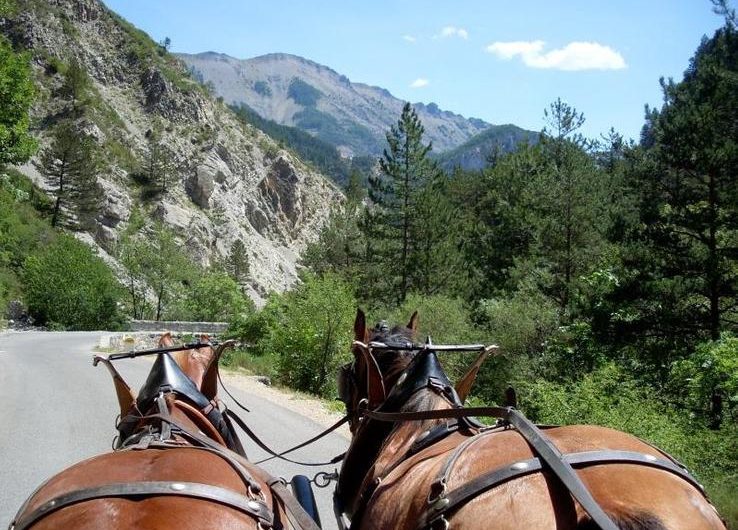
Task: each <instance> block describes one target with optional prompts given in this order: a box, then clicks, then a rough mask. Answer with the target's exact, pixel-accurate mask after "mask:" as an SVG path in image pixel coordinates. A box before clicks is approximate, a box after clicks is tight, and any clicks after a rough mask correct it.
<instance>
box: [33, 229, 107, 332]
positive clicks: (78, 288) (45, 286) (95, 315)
mask: <svg viewBox="0 0 738 530" xmlns="http://www.w3.org/2000/svg"><path fill="white" fill-rule="evenodd" d="M23 268H24V274H23V279H24V282H25V302H26V304H27V305H28V310H29V313H30V314H31V315H32V316H33V317H34V318H36V320H37V321H38V322H39V323H42V324H47V325H49V326H52V327H55V328H56V327H59V326H61V327H64V328H67V329H75V330H96V329H118V328H119V327H120V326H121V319H120V315H119V313H118V300H119V299H120V296H121V294H122V289H121V286H120V284H118V282H117V280H116V279H115V278H114V277H113V273H112V272H111V271H110V269H109V268H108V267H107V265H106V264H105V262H103V261H102V260H101V259H100V258H99V257H97V256H96V255H95V254H94V253H93V252H92V250H91V249H90V247H88V246H87V245H85V244H84V243H81V242H80V241H77V240H76V239H74V238H73V237H71V236H68V235H60V236H59V237H58V238H57V239H56V241H54V242H53V243H51V244H50V245H49V246H47V247H45V248H44V249H43V250H40V251H38V252H36V253H35V254H32V255H31V256H29V257H28V258H27V259H26V260H25V263H24V266H23Z"/></svg>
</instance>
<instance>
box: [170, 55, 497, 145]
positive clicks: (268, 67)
mask: <svg viewBox="0 0 738 530" xmlns="http://www.w3.org/2000/svg"><path fill="white" fill-rule="evenodd" d="M179 57H180V58H181V59H182V60H183V61H185V63H186V64H187V65H188V66H189V67H190V68H191V69H192V71H193V73H194V74H195V75H196V76H197V77H198V78H199V79H201V80H203V81H204V82H209V83H212V85H213V87H214V89H215V92H216V94H217V95H219V96H221V97H223V99H224V100H225V101H226V103H229V104H232V105H239V104H241V103H243V104H245V105H247V106H248V107H249V108H251V109H253V110H254V111H255V112H256V113H258V114H259V115H260V116H262V117H263V118H265V119H267V120H271V121H274V122H276V123H278V124H281V125H288V126H292V127H297V128H299V129H302V130H303V131H306V132H308V133H310V134H311V135H313V136H315V137H317V138H319V139H321V140H323V141H324V142H327V143H329V144H331V145H333V146H335V147H336V148H337V149H338V150H339V152H340V153H341V155H343V156H344V157H354V156H361V155H371V156H377V155H379V154H381V152H382V150H383V149H384V145H385V134H386V131H387V130H388V129H389V128H390V126H391V125H393V124H395V123H396V122H397V119H398V117H399V115H400V112H401V111H402V106H403V105H404V102H403V101H402V100H400V99H398V98H396V97H394V96H393V95H392V94H391V93H390V92H389V91H388V90H386V89H384V88H381V87H376V86H372V85H369V84H365V83H353V82H351V81H350V80H349V79H348V77H346V76H345V75H341V74H339V73H338V72H336V71H335V70H333V69H331V68H329V67H328V66H324V65H321V64H318V63H316V62H314V61H311V60H309V59H305V58H303V57H299V56H297V55H291V54H287V53H270V54H267V55H262V56H259V57H254V58H253V59H246V60H240V59H236V58H233V57H230V56H228V55H226V54H222V53H218V52H212V51H209V52H204V53H199V54H195V55H189V54H179ZM414 107H415V109H416V112H417V113H418V116H419V117H420V119H421V120H422V122H423V125H424V127H425V130H426V139H427V140H430V141H432V142H433V148H434V150H435V151H437V152H441V151H447V150H449V149H453V148H455V147H458V146H459V145H461V144H463V143H464V142H466V141H468V140H470V139H471V138H472V137H474V136H475V135H477V134H479V133H480V132H483V131H486V130H487V129H489V128H491V127H492V125H490V124H489V123H486V122H485V121H483V120H480V119H476V118H470V119H468V118H465V117H463V116H460V115H458V114H455V113H453V112H449V111H444V110H442V109H440V108H439V107H438V105H436V104H435V103H429V104H423V103H416V104H414Z"/></svg>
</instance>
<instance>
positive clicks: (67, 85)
mask: <svg viewBox="0 0 738 530" xmlns="http://www.w3.org/2000/svg"><path fill="white" fill-rule="evenodd" d="M91 86H92V82H91V81H90V76H89V75H87V70H85V69H84V68H83V67H82V65H81V64H80V63H79V61H78V60H77V59H76V58H73V59H72V60H71V61H70V63H69V65H67V68H66V71H65V72H64V82H63V83H62V85H61V87H60V88H59V95H60V96H61V97H62V98H64V99H66V100H68V101H69V105H70V108H69V111H70V114H71V116H72V117H74V118H77V117H80V116H81V115H82V114H83V113H84V109H85V108H86V106H87V104H88V103H89V92H90V88H91Z"/></svg>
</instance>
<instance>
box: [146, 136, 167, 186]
mask: <svg viewBox="0 0 738 530" xmlns="http://www.w3.org/2000/svg"><path fill="white" fill-rule="evenodd" d="M146 140H147V151H146V158H145V163H144V164H145V165H144V168H143V169H144V181H145V182H146V184H147V192H148V194H149V195H157V194H159V193H166V191H167V189H168V187H169V185H170V184H171V179H172V175H173V173H174V156H173V154H172V152H171V151H170V150H169V148H168V147H167V146H166V145H164V143H163V142H162V140H161V134H160V133H159V132H158V131H157V130H150V131H148V132H147V134H146Z"/></svg>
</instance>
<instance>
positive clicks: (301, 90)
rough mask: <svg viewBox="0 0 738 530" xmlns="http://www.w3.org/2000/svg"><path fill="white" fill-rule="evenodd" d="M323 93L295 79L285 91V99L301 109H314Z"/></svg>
mask: <svg viewBox="0 0 738 530" xmlns="http://www.w3.org/2000/svg"><path fill="white" fill-rule="evenodd" d="M322 95H323V93H322V92H321V91H320V90H318V89H317V88H315V87H314V86H313V85H311V84H309V83H306V82H305V81H303V80H302V79H300V78H298V77H295V78H294V79H293V80H292V82H291V83H290V86H289V88H288V89H287V97H289V98H292V100H293V101H294V102H295V103H297V104H298V105H302V106H303V107H314V106H315V104H316V103H317V102H318V100H319V99H320V97H321V96H322Z"/></svg>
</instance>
